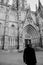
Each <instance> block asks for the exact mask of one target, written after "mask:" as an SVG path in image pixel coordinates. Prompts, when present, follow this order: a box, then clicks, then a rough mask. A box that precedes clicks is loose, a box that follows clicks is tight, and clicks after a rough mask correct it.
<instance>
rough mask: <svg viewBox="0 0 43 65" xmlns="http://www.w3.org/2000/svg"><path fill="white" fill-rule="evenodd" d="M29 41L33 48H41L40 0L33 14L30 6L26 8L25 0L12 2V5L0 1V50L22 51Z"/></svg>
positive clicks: (42, 17)
mask: <svg viewBox="0 0 43 65" xmlns="http://www.w3.org/2000/svg"><path fill="white" fill-rule="evenodd" d="M14 3H15V4H14ZM24 5H25V6H24ZM37 24H38V25H37ZM40 38H41V42H42V43H40ZM29 40H30V41H31V44H32V45H33V46H40V45H42V46H43V6H42V5H41V3H40V0H39V7H36V11H35V12H34V11H31V8H30V6H28V7H26V3H25V0H16V1H15V0H13V3H12V5H9V2H8V1H7V0H4V1H3V0H2V1H1V0H0V48H1V49H7V50H10V49H20V50H22V49H24V47H25V42H26V41H28V43H29Z"/></svg>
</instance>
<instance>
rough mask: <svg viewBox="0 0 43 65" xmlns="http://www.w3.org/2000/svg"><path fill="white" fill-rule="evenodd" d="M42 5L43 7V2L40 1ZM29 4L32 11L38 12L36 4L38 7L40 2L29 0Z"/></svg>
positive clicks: (42, 0)
mask: <svg viewBox="0 0 43 65" xmlns="http://www.w3.org/2000/svg"><path fill="white" fill-rule="evenodd" d="M40 2H41V4H42V5H43V0H40ZM27 4H28V5H29V4H30V7H31V10H32V11H35V10H36V7H35V6H36V4H37V6H38V0H27Z"/></svg>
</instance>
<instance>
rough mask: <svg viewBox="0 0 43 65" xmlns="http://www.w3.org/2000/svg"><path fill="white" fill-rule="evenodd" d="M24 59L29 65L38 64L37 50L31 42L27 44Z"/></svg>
mask: <svg viewBox="0 0 43 65" xmlns="http://www.w3.org/2000/svg"><path fill="white" fill-rule="evenodd" d="M23 61H24V63H25V64H27V65H36V63H37V60H36V56H35V50H34V49H33V48H32V47H31V46H30V45H29V44H27V47H26V48H25V49H24V53H23Z"/></svg>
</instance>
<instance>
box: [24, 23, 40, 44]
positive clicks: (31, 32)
mask: <svg viewBox="0 0 43 65" xmlns="http://www.w3.org/2000/svg"><path fill="white" fill-rule="evenodd" d="M39 36H40V35H39V32H38V31H37V30H36V29H35V27H34V26H32V25H31V24H29V25H27V26H25V27H24V29H23V38H24V41H25V43H28V42H29V43H30V42H31V44H32V43H33V44H34V43H39V38H40V37H39Z"/></svg>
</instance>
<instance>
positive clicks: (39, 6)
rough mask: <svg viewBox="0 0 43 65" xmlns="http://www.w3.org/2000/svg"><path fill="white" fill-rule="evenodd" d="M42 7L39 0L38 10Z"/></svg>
mask: <svg viewBox="0 0 43 65" xmlns="http://www.w3.org/2000/svg"><path fill="white" fill-rule="evenodd" d="M41 7H42V5H41V2H40V0H38V11H40V10H41Z"/></svg>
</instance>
